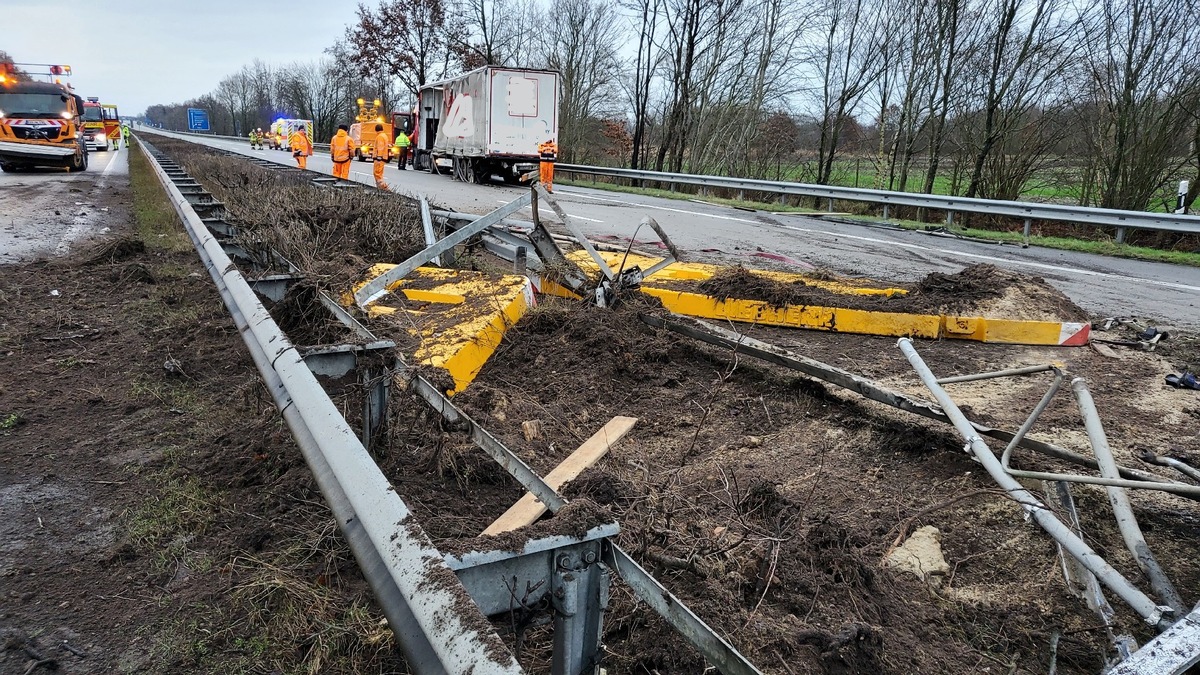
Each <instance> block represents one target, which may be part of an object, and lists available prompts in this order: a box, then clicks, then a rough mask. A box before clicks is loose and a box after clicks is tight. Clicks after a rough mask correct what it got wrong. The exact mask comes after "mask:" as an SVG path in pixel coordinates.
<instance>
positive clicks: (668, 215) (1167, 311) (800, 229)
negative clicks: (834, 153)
mask: <svg viewBox="0 0 1200 675" xmlns="http://www.w3.org/2000/svg"><path fill="white" fill-rule="evenodd" d="M146 131H148V130H147V129H145V128H141V129H138V132H139V133H143V132H146ZM156 133H157V131H156ZM169 135H171V136H175V137H177V138H181V139H184V140H188V141H194V142H199V143H203V144H205V145H209V146H212V147H216V148H221V149H224V150H232V151H234V152H238V153H241V154H244V155H254V156H258V157H262V158H265V159H268V160H271V161H275V162H278V163H280V164H286V165H291V166H294V165H295V162H294V160H293V159H292V158H291V155H290V154H288V153H285V152H281V151H278V150H251V149H250V146H249V142H248V141H247V142H240V141H233V140H226V139H210V138H199V137H195V136H188V135H176V134H169ZM150 140H151V142H153V138H152V137H151V139H150ZM316 140H317V141H319V142H324V141H326V140H328V139H316ZM308 168H309V169H310V170H314V171H318V172H322V173H326V174H329V173H331V170H332V162H331V161H330V159H329V157H328V155H327V154H322V153H319V152H318V153H316V154H314V155H313V156H312V157H310V158H309V160H308ZM351 171H352V173H351V178H352V179H353V180H356V181H358V182H362V183H366V184H368V185H373V184H374V180H373V179H372V177H371V165H370V163H367V162H355V163H354V164H353V166H352V169H351ZM385 178H386V180H387V181H388V183H389V185H390V186H391V187H392V189H394V190H395V191H397V192H401V193H408V194H414V195H415V194H417V193H423V194H424V195H425V196H426V197H427V198H428V199H429V200H430V202H431V203H433V204H435V205H437V206H440V207H442V208H447V209H451V210H455V211H463V212H469V213H477V214H482V213H486V212H488V211H490V210H492V209H495V208H496V207H498V206H500V205H501V204H504V203H506V202H509V201H511V200H513V199H515V198H516V197H517V196H518V195H519V194H520V188H516V187H512V186H505V185H500V184H496V185H475V184H469V183H460V182H457V181H455V180H453V179H451V178H450V177H449V176H437V175H432V174H428V173H424V172H417V171H412V170H408V171H400V170H399V169H398V168H397V167H396V166H395V164H394V163H392V164H389V165H388V168H387V171H386V172H385ZM555 194H556V196H557V197H558V199H559V201H560V203H561V204H562V206H563V208H564V209H565V210H566V212H567V213H568V214H569V215H570V216H573V217H575V218H577V219H578V223H579V225H580V226H581V228H582V229H583V230H584V231H585V232H586V233H587V234H588V235H589V236H591V237H596V238H601V239H614V238H615V239H617V240H620V241H628V239H629V238H630V237H631V236H634V231H635V229H636V228H637V224H638V222H639V221H640V220H641V218H642V217H643V216H646V215H649V216H652V217H653V218H655V219H656V220H657V221H658V222H659V223H660V224H661V225H662V226H663V228H664V229H665V230H666V231H667V233H668V234H669V235H670V237H671V238H672V239H673V240H674V242H675V243H676V244H677V245H678V246H679V248H680V249H681V250H682V251H683V254H684V256H685V257H687V258H689V259H693V260H703V261H706V262H721V263H724V264H737V263H741V264H743V265H746V266H747V267H772V268H782V269H792V270H802V269H811V268H813V267H816V268H823V269H829V270H832V271H834V272H837V273H840V274H844V275H851V276H869V277H874V278H880V279H888V280H900V281H915V280H917V279H919V278H921V277H923V276H925V275H926V274H928V273H930V272H956V271H958V270H960V269H962V268H963V267H965V266H967V265H971V264H975V263H990V264H994V265H997V266H999V267H1003V268H1007V269H1011V270H1014V271H1018V272H1022V273H1026V274H1033V275H1037V276H1040V277H1043V278H1044V279H1046V280H1047V281H1048V282H1050V283H1051V284H1053V285H1054V286H1055V287H1057V288H1058V289H1060V290H1061V291H1063V292H1064V293H1066V294H1067V296H1069V297H1070V298H1071V299H1072V300H1073V301H1074V302H1075V303H1077V304H1078V305H1080V306H1081V307H1083V308H1084V309H1085V310H1087V311H1088V312H1090V313H1093V314H1096V315H1103V316H1138V317H1145V318H1147V319H1150V320H1152V321H1153V322H1155V323H1158V324H1160V325H1164V326H1176V327H1185V328H1192V329H1196V328H1200V268H1197V267H1188V266H1182V265H1171V264H1167V263H1156V262H1145V261H1139V260H1131V259H1125V258H1114V257H1108V256H1101V255H1095V254H1088V253H1078V252H1074V251H1060V250H1055V249H1046V248H1038V247H1030V248H1027V249H1022V248H1020V247H1018V246H1013V245H1000V244H990V243H982V242H976V241H970V240H964V239H957V238H951V237H941V236H933V235H929V234H925V233H920V232H913V231H906V230H899V229H896V228H890V227H885V226H870V225H853V224H845V223H838V222H832V221H828V220H823V219H821V218H814V217H810V216H803V215H778V214H771V213H767V212H753V211H745V210H741V209H734V208H731V207H725V206H719V205H714V204H706V203H700V202H693V201H682V200H673V199H661V198H657V197H645V196H641V195H629V194H622V193H615V192H608V191H604V190H595V189H588V188H582V187H575V186H572V187H566V186H560V187H559V188H557V189H556V190H555ZM543 213H544V214H545V215H547V216H549V217H553V216H552V214H550V212H549V209H548V208H543ZM521 215H522V214H518V216H517V217H521ZM523 215H524V217H525V218H526V219H527V218H529V216H530V214H529V212H528V211H525V213H524V214H523ZM636 238H637V239H638V240H639V241H646V240H652V239H654V238H655V237H654V235H653V233H652V232H639V233H637V235H636Z"/></svg>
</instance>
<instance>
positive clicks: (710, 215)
mask: <svg viewBox="0 0 1200 675" xmlns="http://www.w3.org/2000/svg"><path fill="white" fill-rule="evenodd" d="M556 192H561V193H563V194H567V195H575V196H576V197H583V198H584V199H594V200H596V201H598V202H612V203H614V204H629V205H633V206H637V207H638V208H643V209H657V210H659V211H670V212H672V213H683V214H687V215H689V216H701V217H703V218H716V219H717V220H732V221H733V222H735V223H750V224H751V225H761V224H762V223H760V222H759V221H757V220H746V219H745V218H734V217H733V216H718V215H716V214H713V213H700V212H699V211H685V210H683V209H671V208H667V207H665V206H654V205H653V204H643V203H641V202H630V201H624V200H621V199H605V198H603V197H593V196H592V195H585V194H583V193H582V192H574V191H572V190H563V189H562V188H559V189H558V190H556Z"/></svg>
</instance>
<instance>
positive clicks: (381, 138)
mask: <svg viewBox="0 0 1200 675" xmlns="http://www.w3.org/2000/svg"><path fill="white" fill-rule="evenodd" d="M391 149H392V137H391V136H388V135H387V132H386V131H381V132H379V133H378V134H376V135H375V159H380V160H384V161H387V158H388V152H389V151H390V150H391Z"/></svg>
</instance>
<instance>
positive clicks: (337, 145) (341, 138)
mask: <svg viewBox="0 0 1200 675" xmlns="http://www.w3.org/2000/svg"><path fill="white" fill-rule="evenodd" d="M355 147H356V146H355V145H354V139H353V138H350V134H348V133H346V132H345V130H343V129H338V132H337V135H336V136H334V137H333V138H332V139H331V140H330V141H329V156H330V157H332V158H333V161H335V162H337V163H339V164H341V163H342V162H349V161H350V160H351V159H352V158H353V157H354V149H355Z"/></svg>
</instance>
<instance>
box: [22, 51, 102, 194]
mask: <svg viewBox="0 0 1200 675" xmlns="http://www.w3.org/2000/svg"><path fill="white" fill-rule="evenodd" d="M43 65H44V64H13V63H0V170H3V171H6V172H10V171H16V170H17V169H21V168H26V167H33V166H59V167H65V168H66V169H67V170H68V171H84V170H86V169H87V166H88V148H87V144H86V143H85V142H84V131H83V124H84V122H83V116H84V101H83V97H81V96H79V95H77V94H75V93H74V91H72V89H71V85H70V84H67V83H64V81H63V79H64V78H65V77H68V76H70V74H71V67H70V66H60V65H45V66H44V67H45V68H46V69H47V72H45V73H30V67H31V66H32V67H42V66H43ZM18 67H20V69H21V70H18ZM35 77H45V78H46V81H44V82H39V81H35V79H34V78H35Z"/></svg>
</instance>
